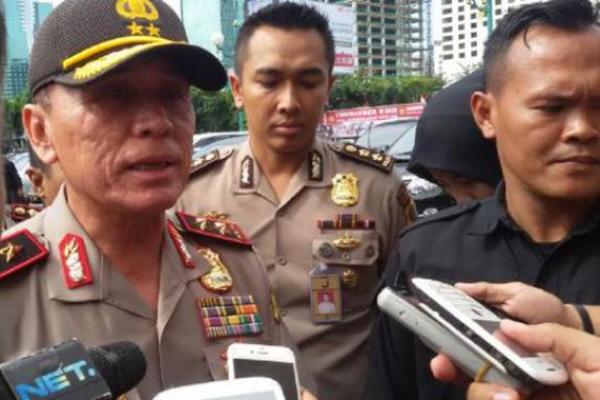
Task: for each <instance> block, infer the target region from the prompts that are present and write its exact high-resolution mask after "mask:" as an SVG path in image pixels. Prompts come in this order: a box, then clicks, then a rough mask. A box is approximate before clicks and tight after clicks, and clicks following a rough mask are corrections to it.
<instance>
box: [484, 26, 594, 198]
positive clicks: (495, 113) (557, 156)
mask: <svg viewBox="0 0 600 400" xmlns="http://www.w3.org/2000/svg"><path fill="white" fill-rule="evenodd" d="M599 65H600V28H598V27H593V28H587V29H585V30H580V31H575V32H569V31H564V30H559V29H554V28H550V27H547V26H534V27H532V28H531V29H530V30H529V31H528V33H527V41H526V42H525V41H524V39H523V35H520V36H518V37H517V38H515V40H514V41H513V43H512V45H511V46H510V48H509V50H508V53H507V55H506V56H505V60H504V70H503V71H502V72H501V74H502V76H501V78H500V82H499V84H498V87H497V88H495V89H494V88H493V87H492V88H491V89H489V90H490V93H488V94H487V95H485V96H482V98H481V99H480V100H481V101H483V103H485V104H486V105H485V107H483V110H484V111H485V112H483V113H479V117H480V118H478V120H479V122H481V121H483V124H480V127H481V128H482V130H483V132H484V135H485V136H487V137H488V138H494V139H495V140H496V144H497V147H498V153H499V157H500V162H501V165H502V172H503V175H504V179H505V180H506V185H507V192H508V191H509V189H510V190H513V189H515V188H516V189H517V190H518V191H519V192H521V193H528V194H532V195H534V196H537V197H543V198H547V199H548V198H551V199H562V200H569V201H570V200H582V201H590V200H594V199H597V198H598V197H600V68H598V66H599ZM482 99H483V100H482ZM473 104H474V110H475V114H476V117H477V114H478V112H477V107H476V104H477V101H476V100H474V101H473ZM480 111H481V110H480ZM486 113H487V115H483V114H486ZM482 115H483V116H482Z"/></svg>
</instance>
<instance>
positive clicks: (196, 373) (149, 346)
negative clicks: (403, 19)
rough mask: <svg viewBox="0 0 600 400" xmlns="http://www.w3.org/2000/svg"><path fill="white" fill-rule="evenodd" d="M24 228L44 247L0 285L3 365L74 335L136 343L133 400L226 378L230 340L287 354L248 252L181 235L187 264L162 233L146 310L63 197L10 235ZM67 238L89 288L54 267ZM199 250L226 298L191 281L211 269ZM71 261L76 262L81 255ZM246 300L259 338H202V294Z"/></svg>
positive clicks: (89, 341)
mask: <svg viewBox="0 0 600 400" xmlns="http://www.w3.org/2000/svg"><path fill="white" fill-rule="evenodd" d="M23 228H26V229H28V230H29V231H30V232H32V233H33V234H34V235H35V237H37V238H38V240H39V241H40V242H41V243H43V244H45V245H46V246H47V248H48V249H49V256H48V257H47V258H45V259H44V260H41V261H39V262H37V263H34V264H32V265H29V266H27V267H25V268H23V269H22V270H20V271H18V272H14V273H12V274H10V275H8V276H5V277H4V278H3V279H1V280H0V293H1V296H2V303H1V306H0V321H2V322H1V325H2V328H1V329H0V360H11V359H14V358H17V357H20V356H23V355H26V354H29V353H31V352H32V351H34V350H37V349H40V348H42V347H45V346H49V345H53V344H57V343H59V342H61V341H64V340H66V339H70V338H73V337H77V338H78V339H80V340H81V341H82V342H83V343H84V345H86V346H95V345H102V344H106V343H109V342H112V341H117V340H131V341H133V342H135V343H137V344H138V345H139V346H141V348H142V350H143V351H144V354H145V356H146V360H147V363H148V370H147V372H146V375H145V378H144V379H143V380H142V382H141V383H140V385H139V386H138V387H137V389H135V390H133V391H131V392H130V393H128V395H127V398H128V399H129V400H132V399H138V398H141V399H151V398H152V397H153V396H154V395H155V394H156V393H157V392H159V391H161V390H163V389H165V388H169V387H174V386H179V385H186V384H193V383H199V382H204V381H209V380H217V379H226V371H225V367H224V365H225V358H224V354H225V351H226V349H227V346H228V345H229V344H230V343H232V342H235V341H238V338H239V340H240V341H244V342H250V343H269V344H282V345H286V346H289V347H292V348H295V346H294V344H293V341H292V340H291V338H289V336H288V333H287V331H286V330H285V328H284V326H283V324H281V323H277V322H276V321H275V320H274V318H273V314H272V308H271V302H270V296H269V282H268V278H267V276H266V274H265V273H264V270H263V267H262V266H261V265H259V261H258V258H257V257H256V255H255V253H254V252H253V251H252V249H251V247H244V246H240V245H236V244H232V243H229V242H227V241H224V240H218V239H198V237H193V238H192V237H191V236H190V235H189V234H186V233H184V236H185V240H186V241H187V240H188V239H190V238H192V239H193V240H194V246H192V245H190V242H189V241H187V242H186V243H185V244H184V247H183V249H185V250H187V251H188V255H189V256H190V257H191V260H192V263H189V265H188V267H186V266H185V263H184V260H185V258H183V257H182V255H181V249H182V247H180V246H179V247H178V245H177V243H176V240H175V239H174V238H173V236H172V235H171V234H169V233H165V239H164V241H163V248H162V260H161V263H162V264H161V265H162V268H161V274H160V293H159V300H158V309H157V311H156V312H154V311H153V310H152V309H150V308H149V307H148V306H147V304H146V303H145V302H144V301H143V300H142V298H141V297H140V296H139V295H138V294H137V293H136V291H135V289H134V288H133V287H132V285H131V284H130V283H129V282H128V281H127V280H126V279H125V278H124V277H123V276H122V275H121V274H120V273H119V272H117V270H116V269H114V268H113V267H112V266H111V264H110V262H109V260H108V259H106V258H105V257H104V256H103V255H102V253H101V252H100V251H99V249H98V248H97V247H96V245H95V244H94V241H93V240H92V239H91V238H90V237H89V236H88V234H87V233H86V232H85V230H84V229H83V228H82V227H81V225H79V223H78V222H77V220H76V219H75V217H74V216H73V214H72V213H71V211H70V210H69V207H68V205H67V202H66V200H65V195H64V192H61V194H60V195H59V196H58V197H57V200H56V201H55V202H54V203H53V204H52V205H51V206H50V207H49V208H47V209H46V210H44V211H43V212H41V213H40V214H38V215H37V216H35V217H33V218H31V219H29V220H27V221H25V222H23V223H21V224H19V226H18V227H16V232H19V231H20V230H21V229H23ZM14 233H15V229H13V230H11V231H9V232H7V233H6V234H5V235H4V237H3V241H2V246H3V248H6V246H8V243H10V236H11V235H12V234H14ZM66 234H74V235H76V236H78V237H81V238H82V239H83V241H84V243H85V253H86V254H87V258H88V260H89V265H90V267H91V274H92V276H93V282H92V283H90V284H87V285H84V286H80V287H78V288H76V289H69V288H68V287H67V285H66V283H65V278H66V275H65V272H63V265H62V262H61V250H62V251H63V253H64V248H63V247H60V246H61V245H60V243H61V241H62V240H63V238H64V237H65V235H66ZM139 239H140V240H144V232H140V238H139ZM199 244H201V245H202V246H206V247H208V248H210V249H211V250H212V251H214V252H216V253H217V254H219V256H220V259H221V261H222V262H223V264H224V265H225V266H226V267H227V268H228V270H229V272H230V274H231V277H232V280H233V287H232V288H231V289H230V291H229V292H227V293H225V294H223V295H219V294H216V293H214V292H212V291H209V290H207V288H205V287H204V286H203V285H202V284H201V283H200V281H199V278H200V277H201V276H202V275H204V274H206V273H207V272H208V271H209V270H210V269H211V265H209V263H208V262H207V260H206V259H205V258H204V257H202V256H200V255H199V254H198V253H197V252H196V251H195V246H196V245H199ZM30 250H31V249H26V250H23V251H22V252H21V255H23V256H31V252H30ZM5 255H6V252H4V253H2V250H1V249H0V257H1V262H2V263H6V259H5V258H4V256H5ZM79 255H80V259H81V252H79ZM19 256H20V255H19V253H17V258H15V259H13V260H11V263H12V264H13V265H16V264H17V263H19V262H21V261H22V260H19V259H18V257H19ZM188 260H189V259H188ZM4 267H6V265H4ZM140 267H141V268H143V266H140ZM4 270H6V268H5V269H4ZM248 295H252V296H253V300H254V302H255V305H256V307H257V310H258V313H259V314H260V318H261V320H262V333H260V334H257V335H252V334H246V335H241V336H238V337H226V338H221V339H217V338H215V339H208V338H207V333H205V330H204V327H203V321H204V320H203V314H202V313H201V309H200V306H199V304H198V300H199V299H207V298H208V299H211V300H210V301H212V302H217V303H218V301H219V298H227V297H229V296H248ZM210 301H209V302H210ZM301 379H302V378H301ZM305 384H306V380H305ZM311 386H312V385H310V383H308V387H311ZM313 390H314V388H313Z"/></svg>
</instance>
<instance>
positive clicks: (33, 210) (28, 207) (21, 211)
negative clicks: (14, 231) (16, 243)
mask: <svg viewBox="0 0 600 400" xmlns="http://www.w3.org/2000/svg"><path fill="white" fill-rule="evenodd" d="M43 209H44V205H43V204H18V203H15V204H11V205H10V217H11V218H12V219H13V220H15V221H17V222H20V221H25V220H26V219H28V218H31V217H33V216H34V215H36V214H37V213H39V212H40V211H42V210H43Z"/></svg>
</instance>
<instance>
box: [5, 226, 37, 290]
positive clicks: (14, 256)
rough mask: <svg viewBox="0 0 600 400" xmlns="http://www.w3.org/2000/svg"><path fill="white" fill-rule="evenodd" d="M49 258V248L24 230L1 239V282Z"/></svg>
mask: <svg viewBox="0 0 600 400" xmlns="http://www.w3.org/2000/svg"><path fill="white" fill-rule="evenodd" d="M46 257H48V248H47V247H46V246H44V245H43V244H42V243H41V242H40V241H39V240H38V239H37V238H36V237H35V235H34V234H32V233H31V232H29V231H28V230H27V229H23V230H20V231H17V232H15V233H12V234H10V235H7V236H4V237H3V238H2V239H0V280H2V279H4V278H6V277H7V276H9V275H12V274H14V273H15V272H17V271H19V270H21V269H23V268H26V267H28V266H31V265H33V264H35V263H36V262H38V261H40V260H43V259H44V258H46Z"/></svg>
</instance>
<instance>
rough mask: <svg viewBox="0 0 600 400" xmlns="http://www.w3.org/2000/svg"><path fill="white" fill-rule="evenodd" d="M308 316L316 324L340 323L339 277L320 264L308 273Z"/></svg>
mask: <svg viewBox="0 0 600 400" xmlns="http://www.w3.org/2000/svg"><path fill="white" fill-rule="evenodd" d="M309 285H310V314H311V319H312V321H313V322H314V323H317V324H329V323H336V322H341V321H342V289H341V282H340V275H339V274H336V273H334V272H332V271H331V269H329V268H327V266H326V265H324V264H320V265H317V266H316V267H315V268H313V269H312V270H311V271H310V273H309Z"/></svg>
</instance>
